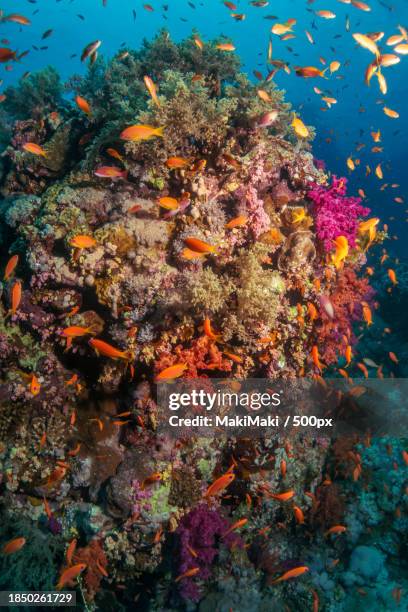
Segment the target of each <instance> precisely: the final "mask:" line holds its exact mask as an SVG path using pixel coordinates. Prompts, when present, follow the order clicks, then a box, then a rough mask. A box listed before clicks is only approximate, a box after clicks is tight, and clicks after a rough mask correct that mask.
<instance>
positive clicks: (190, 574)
mask: <svg viewBox="0 0 408 612" xmlns="http://www.w3.org/2000/svg"><path fill="white" fill-rule="evenodd" d="M199 571H200V568H199V567H191V568H190V569H188V570H187V571H186V572H183V574H180V576H177V578H176V580H175V582H179V581H180V580H183V578H192V577H193V576H197V574H198V572H199Z"/></svg>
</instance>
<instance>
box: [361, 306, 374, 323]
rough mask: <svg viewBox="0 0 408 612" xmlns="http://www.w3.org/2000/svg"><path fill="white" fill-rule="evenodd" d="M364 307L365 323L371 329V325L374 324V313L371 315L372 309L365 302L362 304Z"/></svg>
mask: <svg viewBox="0 0 408 612" xmlns="http://www.w3.org/2000/svg"><path fill="white" fill-rule="evenodd" d="M362 307H363V318H364V321H365V322H366V323H367V326H368V327H370V325H372V324H373V317H372V313H371V308H370V307H369V306H368V304H366V303H365V302H364V303H363V304H362Z"/></svg>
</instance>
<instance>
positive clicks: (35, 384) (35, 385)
mask: <svg viewBox="0 0 408 612" xmlns="http://www.w3.org/2000/svg"><path fill="white" fill-rule="evenodd" d="M40 390H41V385H40V382H39V380H38V378H37V377H36V375H35V374H32V376H31V382H30V392H31V393H32V395H34V396H36V395H38V394H39V392H40Z"/></svg>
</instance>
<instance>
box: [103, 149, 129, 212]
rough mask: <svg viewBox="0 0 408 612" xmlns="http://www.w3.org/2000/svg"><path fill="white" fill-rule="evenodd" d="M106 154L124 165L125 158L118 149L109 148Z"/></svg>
mask: <svg viewBox="0 0 408 612" xmlns="http://www.w3.org/2000/svg"><path fill="white" fill-rule="evenodd" d="M106 153H107V154H108V155H110V156H111V157H114V158H115V159H118V160H119V161H121V162H122V163H123V157H122V155H121V154H120V153H119V151H117V150H116V149H112V147H109V148H108V149H106ZM128 212H129V211H128Z"/></svg>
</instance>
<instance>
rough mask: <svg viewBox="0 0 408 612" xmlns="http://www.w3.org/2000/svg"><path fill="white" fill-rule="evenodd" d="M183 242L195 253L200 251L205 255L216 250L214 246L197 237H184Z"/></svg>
mask: <svg viewBox="0 0 408 612" xmlns="http://www.w3.org/2000/svg"><path fill="white" fill-rule="evenodd" d="M184 242H185V244H186V245H187V247H188V248H189V249H191V250H192V251H194V252H195V253H202V254H203V255H206V254H208V253H214V252H215V251H216V247H215V246H213V245H211V244H208V243H207V242H203V241H202V240H200V239H199V238H185V240H184Z"/></svg>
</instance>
